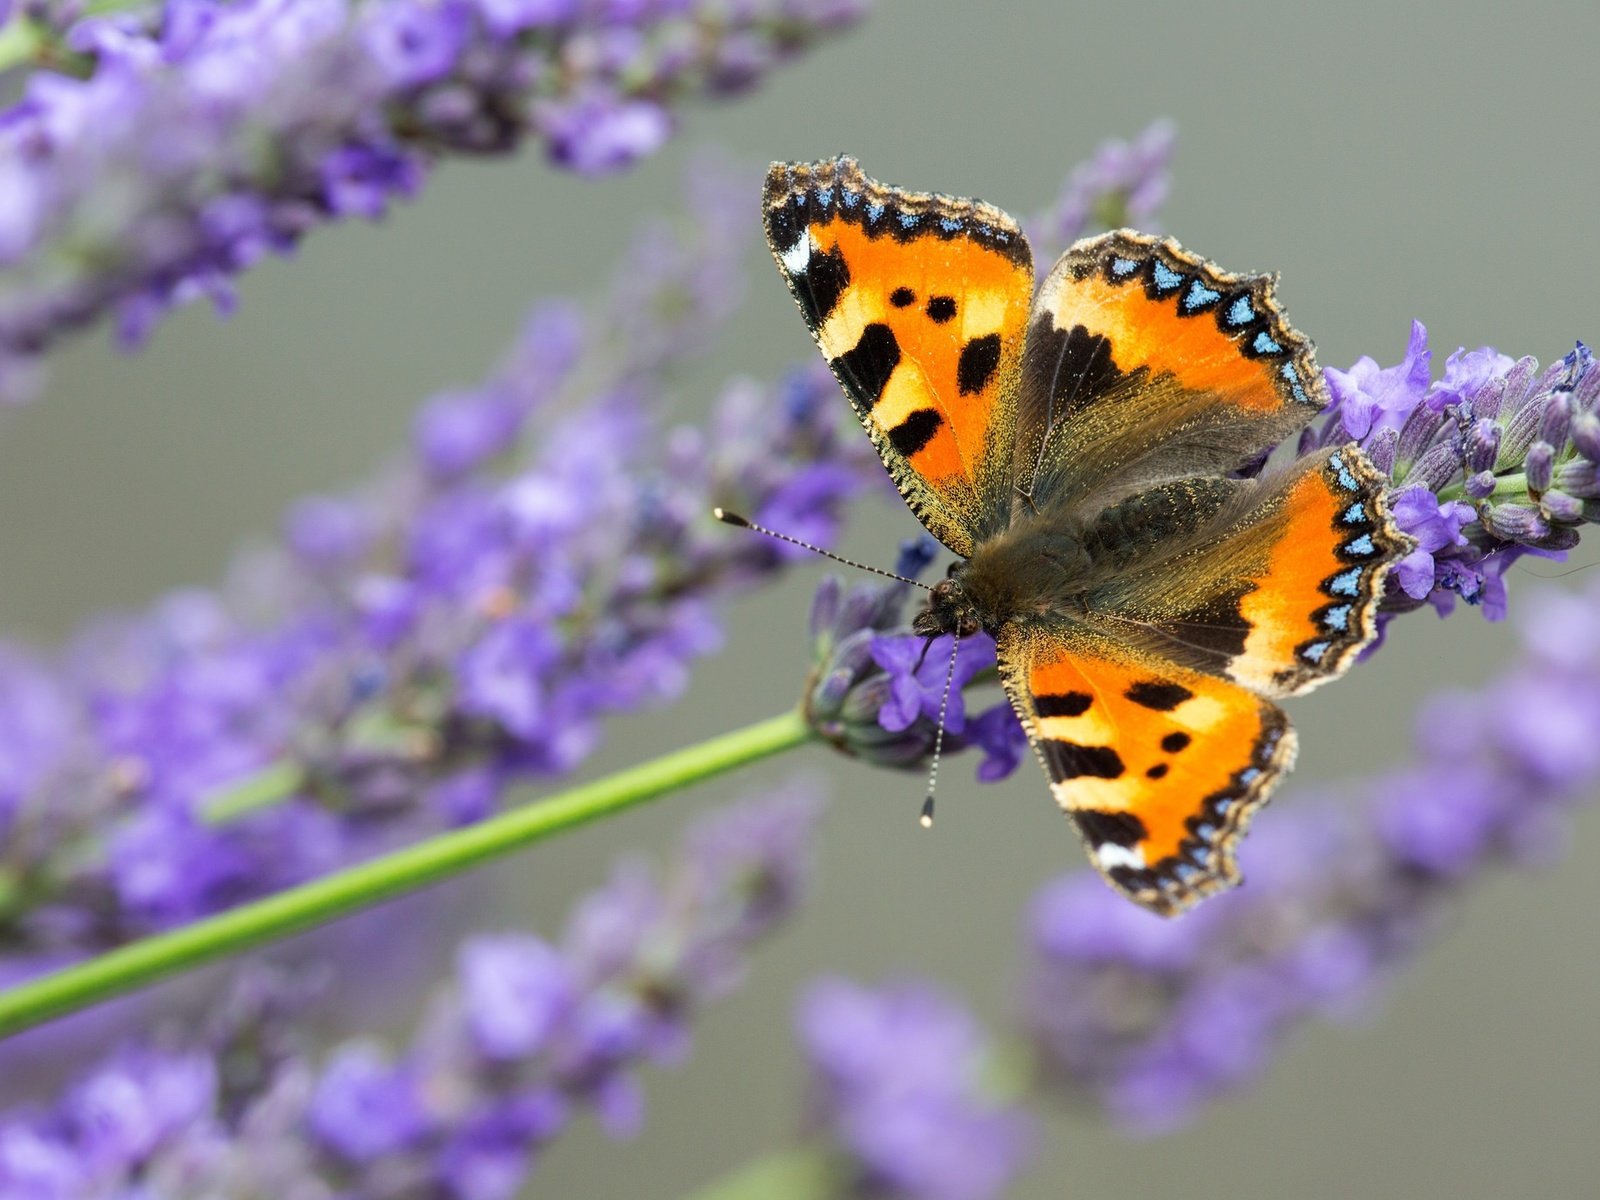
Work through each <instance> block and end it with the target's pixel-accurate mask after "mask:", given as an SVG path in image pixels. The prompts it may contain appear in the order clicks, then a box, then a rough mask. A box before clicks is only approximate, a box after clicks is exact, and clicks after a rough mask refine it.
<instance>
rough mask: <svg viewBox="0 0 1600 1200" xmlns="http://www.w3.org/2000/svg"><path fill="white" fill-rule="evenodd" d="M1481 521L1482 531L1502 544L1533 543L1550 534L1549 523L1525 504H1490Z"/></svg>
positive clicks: (1535, 510)
mask: <svg viewBox="0 0 1600 1200" xmlns="http://www.w3.org/2000/svg"><path fill="white" fill-rule="evenodd" d="M1482 521H1483V527H1484V529H1486V530H1488V531H1489V533H1491V534H1493V535H1494V536H1495V537H1497V538H1499V539H1500V540H1501V541H1504V542H1535V541H1538V540H1539V539H1540V538H1542V537H1545V536H1547V535H1548V534H1549V532H1550V524H1549V522H1548V521H1546V520H1545V519H1544V518H1543V517H1541V516H1540V515H1539V512H1538V510H1537V509H1534V508H1529V507H1528V506H1527V505H1526V504H1491V505H1489V506H1487V507H1486V508H1485V509H1484V511H1483V516H1482Z"/></svg>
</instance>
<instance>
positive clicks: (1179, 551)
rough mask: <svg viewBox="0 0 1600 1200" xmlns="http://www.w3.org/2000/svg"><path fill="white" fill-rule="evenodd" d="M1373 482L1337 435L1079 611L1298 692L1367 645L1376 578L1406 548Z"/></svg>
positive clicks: (1367, 466)
mask: <svg viewBox="0 0 1600 1200" xmlns="http://www.w3.org/2000/svg"><path fill="white" fill-rule="evenodd" d="M1217 482H1218V485H1220V484H1221V481H1217ZM1385 483H1386V481H1385V479H1384V477H1383V476H1382V475H1381V474H1380V473H1379V472H1378V470H1377V469H1376V468H1375V467H1373V466H1372V464H1371V463H1370V462H1368V461H1367V457H1366V455H1365V454H1363V453H1362V452H1361V450H1360V449H1359V448H1358V447H1356V446H1354V445H1349V446H1344V447H1340V448H1337V449H1329V450H1324V451H1322V452H1320V453H1318V454H1315V455H1311V456H1309V457H1307V458H1304V459H1301V460H1300V461H1299V462H1297V463H1295V464H1294V466H1293V467H1292V468H1291V469H1290V470H1288V471H1287V472H1285V473H1283V474H1281V475H1279V476H1277V477H1275V478H1269V479H1267V480H1264V481H1261V482H1259V483H1250V484H1248V485H1243V487H1242V490H1235V491H1234V492H1232V493H1231V494H1230V495H1229V502H1228V506H1227V507H1225V508H1223V509H1222V510H1221V511H1220V513H1219V516H1218V519H1214V520H1213V521H1212V522H1211V523H1210V524H1209V525H1208V526H1206V527H1203V528H1201V529H1199V530H1194V531H1188V532H1186V533H1185V534H1183V535H1180V536H1177V537H1173V538H1170V539H1168V540H1167V542H1166V543H1165V544H1164V545H1162V546H1161V547H1159V548H1158V549H1157V550H1155V551H1154V552H1152V553H1150V554H1147V555H1145V556H1144V557H1143V558H1141V559H1140V560H1138V561H1136V562H1135V563H1133V564H1132V565H1131V566H1130V567H1129V568H1128V569H1127V570H1124V571H1121V572H1119V573H1118V574H1117V575H1116V576H1115V577H1114V578H1113V579H1111V580H1110V581H1109V582H1108V583H1107V584H1106V585H1105V586H1104V587H1102V588H1101V589H1099V590H1098V591H1097V592H1095V593H1092V594H1091V595H1090V596H1089V598H1088V601H1087V608H1088V610H1089V617H1088V619H1089V620H1090V621H1091V622H1092V623H1095V624H1096V625H1097V626H1098V627H1099V628H1100V629H1102V630H1103V631H1104V632H1105V633H1106V634H1107V635H1109V636H1114V637H1120V638H1123V639H1125V640H1127V641H1129V642H1130V643H1131V644H1133V645H1134V646H1135V647H1139V648H1142V649H1145V650H1148V651H1150V652H1152V653H1157V654H1160V655H1162V656H1164V657H1169V658H1172V659H1174V660H1175V661H1178V662H1181V663H1183V664H1185V665H1187V666H1190V667H1194V668H1197V669H1200V670H1204V671H1210V672H1212V673H1214V674H1218V675H1223V676H1226V677H1227V678H1228V679H1231V680H1234V681H1236V682H1238V683H1242V684H1244V685H1245V686H1246V687H1249V688H1251V689H1253V690H1255V691H1257V692H1260V693H1261V694H1263V695H1267V696H1287V695H1293V694H1295V693H1298V692H1304V691H1308V690H1309V689H1311V688H1313V687H1315V686H1316V685H1318V684H1319V683H1324V682H1326V681H1327V680H1329V679H1333V678H1336V677H1337V676H1339V675H1341V674H1342V673H1343V672H1344V671H1345V669H1346V668H1347V667H1348V666H1349V665H1350V664H1351V663H1352V662H1354V661H1355V658H1356V656H1357V654H1358V653H1359V652H1360V650H1361V649H1362V648H1363V647H1364V646H1366V645H1367V644H1368V643H1369V642H1371V640H1372V639H1373V637H1374V636H1375V635H1376V633H1377V622H1378V602H1379V600H1380V599H1381V598H1382V595H1383V580H1384V577H1385V575H1386V574H1387V572H1388V570H1389V567H1390V566H1391V565H1392V564H1393V563H1394V562H1396V561H1397V560H1398V559H1399V558H1401V557H1402V556H1403V555H1405V554H1406V553H1408V552H1409V551H1410V550H1411V549H1412V547H1413V545H1414V543H1413V542H1412V541H1411V539H1410V538H1409V537H1407V536H1406V535H1405V534H1404V533H1402V532H1400V531H1399V529H1397V528H1396V526H1395V524H1394V520H1393V518H1392V517H1391V516H1390V514H1389V511H1388V506H1387V503H1386V501H1385V498H1384V488H1385ZM1231 486H1232V487H1233V488H1234V489H1240V488H1241V485H1239V484H1233V485H1231ZM1135 502H1136V501H1134V502H1128V503H1130V504H1131V503H1135Z"/></svg>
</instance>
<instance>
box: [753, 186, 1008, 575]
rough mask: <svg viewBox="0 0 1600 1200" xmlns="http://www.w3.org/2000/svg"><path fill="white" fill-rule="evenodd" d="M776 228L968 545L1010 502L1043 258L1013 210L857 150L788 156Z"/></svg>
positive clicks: (852, 370)
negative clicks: (919, 188)
mask: <svg viewBox="0 0 1600 1200" xmlns="http://www.w3.org/2000/svg"><path fill="white" fill-rule="evenodd" d="M763 211H764V215H765V219H766V228H767V240H768V243H769V244H770V245H771V247H772V252H773V256H774V257H775V258H776V259H777V261H778V265H779V267H780V268H781V269H782V271H783V273H784V277H785V278H786V279H787V280H788V281H789V287H790V290H791V291H792V292H793V293H794V296H795V299H796V301H797V302H798V303H799V305H800V310H801V312H802V313H803V314H804V315H805V318H806V323H807V325H809V326H810V328H811V332H812V334H813V336H814V337H815V338H816V340H817V344H818V345H819V346H820V347H821V348H822V353H823V354H824V355H825V356H826V357H827V359H828V362H829V365H830V366H832V368H833V371H834V374H835V375H837V376H838V378H839V381H840V383H841V384H843V386H844V389H845V392H846V393H847V394H848V396H849V397H850V402H851V405H852V407H853V408H854V409H855V411H856V415H857V416H858V417H859V418H860V420H861V423H862V424H863V425H864V426H865V427H866V429H867V432H868V434H869V435H871V437H872V442H873V445H874V446H875V447H877V450H878V453H879V455H880V456H881V457H882V459H883V462H884V466H886V467H887V468H888V469H889V473H890V475H891V476H892V477H893V478H894V481H895V484H896V485H897V486H898V487H899V488H900V492H901V495H903V496H904V497H905V500H906V503H907V504H908V505H909V506H910V508H911V510H912V511H913V512H914V513H916V515H917V516H918V518H919V519H921V521H922V523H923V524H924V525H925V526H927V528H928V530H929V532H931V533H932V534H933V535H934V536H935V537H937V538H938V539H939V540H940V541H942V542H943V543H944V544H945V545H947V546H949V547H950V548H951V549H952V550H954V551H955V552H956V553H958V554H962V555H970V554H971V553H972V551H973V549H974V548H975V547H976V545H977V543H978V542H979V541H980V540H981V539H982V538H983V537H984V536H986V535H987V534H989V533H992V532H994V531H995V530H997V529H999V528H1002V527H1003V526H1004V525H1005V523H1006V521H1007V519H1008V516H1009V511H1010V498H1011V458H1012V445H1013V442H1014V440H1015V424H1016V397H1017V382H1018V378H1019V372H1018V364H1019V362H1020V360H1021V355H1022V343H1023V335H1024V330H1025V328H1026V324H1027V314H1028V303H1029V299H1030V297H1031V295H1032V291H1033V260H1032V257H1031V255H1030V252H1029V250H1028V244H1027V241H1026V240H1025V239H1024V238H1023V236H1022V233H1021V231H1020V230H1019V229H1018V228H1017V226H1016V223H1015V222H1014V221H1012V220H1011V218H1010V217H1008V216H1006V214H1004V213H1003V212H1001V211H1000V210H999V209H996V208H993V207H991V206H989V205H986V204H982V203H979V202H977V201H972V200H961V199H956V198H953V197H949V196H938V195H931V194H925V193H916V192H905V191H901V190H899V189H895V188H886V187H884V186H883V185H881V184H878V183H876V182H874V181H873V180H871V179H868V178H867V177H866V176H865V175H863V174H862V172H861V169H860V168H859V167H858V166H857V165H856V164H855V162H854V161H852V160H850V159H847V158H841V159H836V160H830V161H825V162H818V163H809V164H799V163H777V164H774V165H773V167H772V169H771V170H770V171H769V172H768V175H767V186H766V194H765V203H764V206H763Z"/></svg>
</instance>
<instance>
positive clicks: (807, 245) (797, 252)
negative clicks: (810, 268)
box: [780, 229, 811, 275]
mask: <svg viewBox="0 0 1600 1200" xmlns="http://www.w3.org/2000/svg"><path fill="white" fill-rule="evenodd" d="M780 257H781V258H782V259H783V269H784V270H785V271H787V272H789V274H791V275H804V274H805V273H806V266H807V265H808V264H809V263H810V262H811V231H810V230H809V229H802V230H801V231H800V236H799V237H797V238H795V240H794V245H792V246H790V247H789V248H788V249H787V250H785V251H784V252H783V254H782V255H781V256H780Z"/></svg>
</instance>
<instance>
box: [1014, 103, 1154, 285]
mask: <svg viewBox="0 0 1600 1200" xmlns="http://www.w3.org/2000/svg"><path fill="white" fill-rule="evenodd" d="M1177 140H1178V131H1177V126H1176V125H1174V124H1173V123H1172V122H1171V121H1168V120H1165V119H1162V120H1157V121H1152V122H1151V123H1150V124H1149V125H1148V126H1146V127H1145V128H1144V129H1143V130H1142V131H1141V132H1140V133H1139V134H1138V135H1137V136H1136V137H1135V138H1134V139H1133V140H1132V141H1123V140H1122V139H1121V138H1110V139H1108V140H1106V141H1104V142H1101V143H1100V145H1099V146H1097V147H1096V148H1095V151H1094V153H1093V154H1092V155H1091V156H1090V157H1089V158H1088V159H1086V160H1084V161H1083V162H1081V163H1078V164H1077V165H1076V166H1075V167H1073V168H1072V170H1071V171H1070V172H1068V174H1067V178H1066V182H1065V183H1063V184H1062V187H1061V194H1060V195H1059V196H1058V197H1057V199H1056V202H1055V204H1054V206H1053V207H1052V208H1050V209H1049V210H1048V211H1047V212H1044V213H1041V214H1039V215H1037V216H1035V217H1033V218H1031V219H1030V220H1027V221H1025V222H1024V223H1023V225H1024V228H1025V230H1026V231H1027V234H1028V240H1029V241H1030V242H1031V243H1032V244H1033V249H1034V254H1035V256H1036V257H1037V258H1038V259H1039V260H1040V261H1041V262H1048V261H1049V260H1050V259H1051V258H1052V257H1054V256H1055V255H1056V254H1059V253H1060V252H1061V251H1063V250H1065V249H1066V248H1067V247H1068V246H1070V245H1071V244H1072V243H1073V242H1075V241H1077V240H1078V239H1079V238H1080V237H1083V236H1084V235H1085V234H1087V233H1090V232H1092V231H1093V230H1094V229H1096V228H1101V229H1116V228H1119V227H1120V226H1124V225H1131V226H1135V227H1137V228H1139V229H1142V230H1145V231H1147V232H1151V231H1155V230H1158V229H1159V228H1160V226H1159V224H1158V223H1157V221H1156V215H1157V214H1158V213H1159V212H1160V210H1161V206H1162V205H1163V204H1165V203H1166V199H1167V191H1168V189H1169V187H1170V184H1171V166H1172V154H1173V151H1174V149H1175V148H1176V146H1177Z"/></svg>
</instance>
